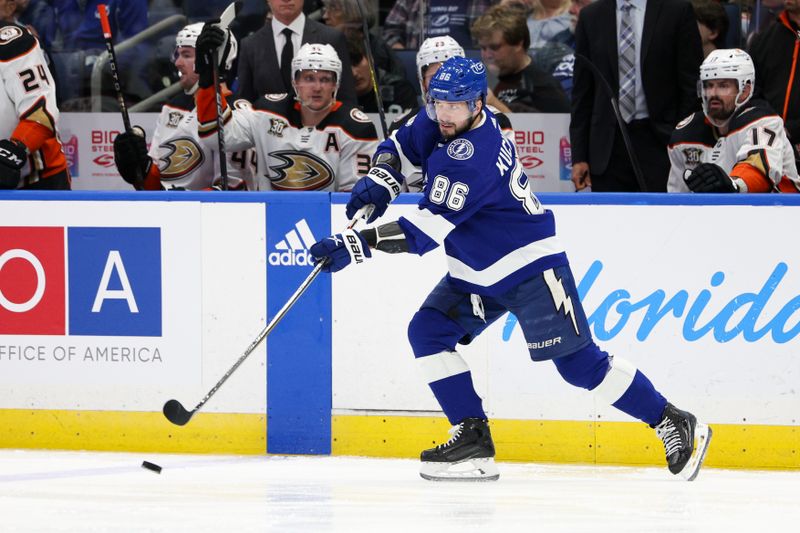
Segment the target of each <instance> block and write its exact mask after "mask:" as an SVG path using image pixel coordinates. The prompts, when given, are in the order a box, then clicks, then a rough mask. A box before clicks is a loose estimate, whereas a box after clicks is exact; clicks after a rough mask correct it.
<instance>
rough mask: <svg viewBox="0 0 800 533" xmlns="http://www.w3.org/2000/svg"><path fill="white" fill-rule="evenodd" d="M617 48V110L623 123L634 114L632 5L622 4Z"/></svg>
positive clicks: (627, 2)
mask: <svg viewBox="0 0 800 533" xmlns="http://www.w3.org/2000/svg"><path fill="white" fill-rule="evenodd" d="M621 9H622V17H621V19H620V29H619V37H620V46H619V61H618V63H619V110H620V113H622V118H623V119H624V120H625V122H630V121H631V119H633V115H634V113H635V112H636V33H635V32H634V31H633V5H632V4H631V3H630V1H629V0H626V1H625V3H624V4H622V7H621Z"/></svg>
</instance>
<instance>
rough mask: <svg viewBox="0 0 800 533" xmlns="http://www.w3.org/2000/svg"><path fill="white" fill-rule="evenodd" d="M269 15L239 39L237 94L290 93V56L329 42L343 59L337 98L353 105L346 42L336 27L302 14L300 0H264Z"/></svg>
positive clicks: (253, 98) (251, 98)
mask: <svg viewBox="0 0 800 533" xmlns="http://www.w3.org/2000/svg"><path fill="white" fill-rule="evenodd" d="M267 3H268V4H269V7H270V9H271V11H272V18H270V19H267V21H266V23H265V24H264V26H263V27H262V28H261V29H260V30H258V31H257V32H255V33H254V34H252V35H250V36H249V37H247V38H245V39H244V40H243V41H242V46H241V50H240V52H239V72H238V74H239V79H238V96H239V98H244V99H245V100H249V101H250V102H255V101H256V100H258V99H259V98H260V97H261V96H263V95H265V94H292V92H293V89H292V74H291V72H292V58H293V57H294V55H295V53H297V51H298V50H300V46H301V45H302V44H305V43H321V44H330V45H331V46H333V48H334V49H335V50H336V54H337V55H338V56H339V58H341V61H342V78H341V80H340V82H341V83H340V86H339V87H340V88H339V93H338V94H339V99H340V100H343V101H346V102H348V103H351V104H353V105H355V103H356V101H357V99H356V90H355V85H354V82H353V72H352V71H351V69H350V59H349V56H348V54H347V42H346V41H345V38H344V35H343V34H342V32H340V31H339V30H336V29H334V28H329V27H328V26H326V25H324V24H320V23H319V22H316V21H314V20H311V19H309V18H307V17H306V16H305V14H303V0H267Z"/></svg>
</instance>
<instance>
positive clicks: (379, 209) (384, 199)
mask: <svg viewBox="0 0 800 533" xmlns="http://www.w3.org/2000/svg"><path fill="white" fill-rule="evenodd" d="M401 183H403V175H402V174H400V173H399V172H397V171H396V170H395V169H393V168H392V167H390V166H388V165H378V166H374V167H372V168H371V169H369V172H368V173H367V175H366V176H364V177H363V178H361V179H360V180H358V181H357V182H356V186H355V187H353V192H352V193H350V200H349V201H348V202H347V211H346V212H347V218H349V219H352V218H353V217H354V216H355V214H356V212H357V211H358V210H359V209H361V208H362V207H364V206H365V205H374V206H375V209H374V210H373V211H372V214H371V215H370V217H369V218H368V219H367V223H370V222H372V221H374V220H375V219H377V218H378V217H380V216H382V215H383V214H384V213H385V212H386V208H387V207H389V204H390V203H392V200H394V199H395V198H397V195H398V194H400V184H401Z"/></svg>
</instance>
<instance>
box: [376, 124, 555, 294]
mask: <svg viewBox="0 0 800 533" xmlns="http://www.w3.org/2000/svg"><path fill="white" fill-rule="evenodd" d="M385 151H390V152H394V153H396V154H402V155H404V156H405V157H406V158H408V159H409V161H411V163H413V164H415V165H417V166H421V167H422V170H423V172H425V173H426V175H427V183H426V185H425V190H424V195H425V196H424V198H423V199H422V200H421V201H420V202H419V205H418V209H417V211H415V212H414V214H413V215H411V216H409V217H401V218H400V220H399V221H398V223H399V224H400V227H401V228H402V229H403V232H404V234H405V237H406V239H407V241H408V245H409V251H411V252H414V253H417V254H419V255H423V254H425V253H427V252H428V251H430V250H432V249H434V248H436V247H437V246H440V245H444V250H445V254H446V255H447V265H448V277H449V278H450V280H451V281H452V282H453V284H454V285H455V286H457V287H458V288H460V289H463V290H464V291H466V292H470V293H473V294H480V295H487V296H497V295H500V294H503V293H505V292H506V291H508V290H509V289H511V288H513V287H515V286H517V285H519V284H520V283H522V282H523V281H525V280H527V279H530V278H532V277H533V276H535V275H536V274H539V273H541V272H543V271H544V270H547V269H549V268H553V267H556V266H560V265H566V264H567V257H566V253H565V252H564V248H563V246H562V245H561V243H560V242H559V240H558V238H557V237H556V229H555V220H554V218H553V213H552V212H551V211H550V210H548V209H544V208H543V207H542V205H541V203H539V200H538V198H536V195H534V194H533V191H532V190H531V187H530V184H529V183H528V178H527V176H525V173H524V172H523V171H522V166H521V165H520V163H519V161H518V159H517V151H516V147H515V146H514V143H513V142H512V141H509V140H508V139H506V138H505V137H503V134H502V131H501V130H500V128H499V127H498V125H497V120H496V119H495V117H494V115H493V114H492V113H491V112H490V111H488V110H484V111H483V112H482V117H481V119H480V122H479V124H478V125H477V126H476V127H474V128H472V129H471V130H469V131H467V132H465V133H463V134H461V135H459V136H458V137H456V138H455V139H452V140H450V141H449V142H448V141H444V139H443V137H442V135H441V133H440V132H439V126H438V124H437V123H436V122H434V121H432V120H431V119H430V118H429V117H428V116H427V114H426V113H419V114H417V115H416V116H415V117H413V118H411V119H410V120H409V121H408V122H407V123H406V124H404V125H403V126H401V127H400V128H399V129H397V130H396V131H395V132H394V133H392V135H391V136H390V137H389V138H388V139H387V140H385V141H384V142H383V143H382V144H381V146H380V147H379V149H378V152H385Z"/></svg>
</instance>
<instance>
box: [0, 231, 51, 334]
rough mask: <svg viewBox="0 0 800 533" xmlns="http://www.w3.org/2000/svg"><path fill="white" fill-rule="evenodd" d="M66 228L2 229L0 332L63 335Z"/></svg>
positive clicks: (0, 249) (0, 240) (0, 242)
mask: <svg viewBox="0 0 800 533" xmlns="http://www.w3.org/2000/svg"><path fill="white" fill-rule="evenodd" d="M64 246H65V244H64V228H60V227H59V228H38V227H37V228H28V227H3V228H0V334H3V335H64V333H65V330H66V328H65V320H66V318H65V315H66V313H65V301H66V298H65V288H64V287H65V272H64V255H65V254H64Z"/></svg>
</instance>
